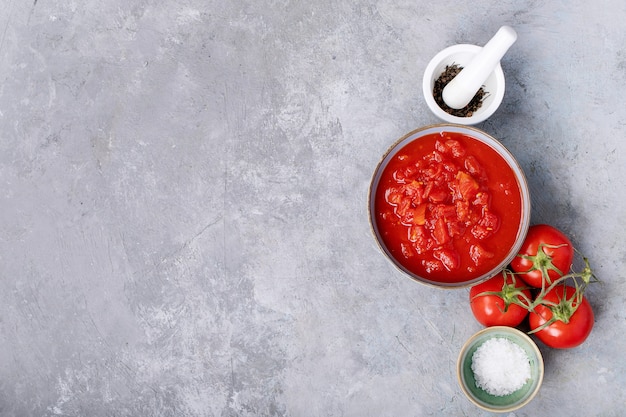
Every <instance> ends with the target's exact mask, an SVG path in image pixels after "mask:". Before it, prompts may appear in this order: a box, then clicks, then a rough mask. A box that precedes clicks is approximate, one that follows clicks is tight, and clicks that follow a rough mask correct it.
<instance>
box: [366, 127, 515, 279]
mask: <svg viewBox="0 0 626 417" xmlns="http://www.w3.org/2000/svg"><path fill="white" fill-rule="evenodd" d="M376 210H377V216H378V217H377V222H378V228H379V230H380V231H381V235H382V236H383V240H384V242H385V245H386V246H387V247H388V248H389V249H390V251H391V252H392V254H393V255H394V257H396V259H397V260H398V261H399V262H400V263H402V264H403V265H404V266H405V267H407V268H408V269H409V270H411V271H413V272H415V273H418V274H420V275H423V276H427V277H430V278H431V279H433V280H435V281H441V282H455V281H464V280H466V279H471V278H472V277H475V276H480V275H481V274H483V273H486V272H488V271H489V270H490V269H491V268H493V267H494V266H495V265H497V264H498V263H499V262H500V261H501V260H502V258H503V256H505V255H506V253H507V252H508V250H509V249H510V247H511V245H512V244H513V242H514V240H515V237H516V235H517V228H518V225H519V221H520V218H521V197H520V189H519V185H518V184H517V180H516V178H515V175H514V173H513V171H512V170H511V168H510V167H509V166H508V164H507V163H506V161H505V160H504V159H503V158H502V157H501V156H499V155H498V154H497V153H496V152H495V151H494V150H493V149H492V148H490V147H489V146H488V145H485V144H483V143H482V142H479V141H478V140H476V139H473V138H471V137H468V136H465V135H462V134H458V133H443V134H433V135H429V136H426V137H424V138H420V139H419V140H415V141H413V142H411V143H409V144H408V145H406V146H405V147H404V148H403V149H401V150H400V151H399V152H398V153H397V154H396V155H395V156H394V157H393V159H392V160H391V161H390V162H389V164H388V165H387V167H386V169H385V171H384V172H383V174H382V176H381V179H380V183H379V185H378V190H377V193H376Z"/></svg>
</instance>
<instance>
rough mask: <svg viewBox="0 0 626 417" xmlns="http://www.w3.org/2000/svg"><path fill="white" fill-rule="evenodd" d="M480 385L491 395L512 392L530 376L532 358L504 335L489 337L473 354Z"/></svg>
mask: <svg viewBox="0 0 626 417" xmlns="http://www.w3.org/2000/svg"><path fill="white" fill-rule="evenodd" d="M472 371H473V372H474V378H475V379H476V386H477V387H478V388H482V389H483V390H485V391H487V392H488V393H489V394H491V395H495V396H499V397H500V396H504V395H509V394H512V393H514V392H515V391H517V390H518V389H520V388H522V387H523V386H524V384H525V383H526V381H528V380H529V379H530V360H529V359H528V356H527V355H526V352H524V349H522V348H521V347H519V346H518V345H516V344H515V343H513V342H511V341H510V340H509V339H506V338H504V337H494V338H492V339H489V340H487V341H486V342H484V343H483V344H482V345H480V346H479V347H478V349H476V352H474V354H473V355H472Z"/></svg>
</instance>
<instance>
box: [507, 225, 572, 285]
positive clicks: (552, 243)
mask: <svg viewBox="0 0 626 417" xmlns="http://www.w3.org/2000/svg"><path fill="white" fill-rule="evenodd" d="M540 245H542V246H541V247H542V249H543V250H541V251H539V246H540ZM573 259H574V246H573V245H572V242H571V241H570V240H569V238H568V237H567V236H565V235H564V234H563V233H562V232H561V231H560V230H558V229H556V228H554V227H552V226H549V225H547V224H538V225H535V226H531V227H530V228H529V229H528V234H527V235H526V239H525V240H524V243H523V244H522V247H521V248H520V253H519V255H518V256H516V257H515V258H514V259H513V261H511V268H512V269H513V270H514V271H515V272H518V273H520V274H518V276H519V277H520V278H522V279H523V280H524V282H526V283H527V284H528V285H530V286H533V287H535V288H542V284H543V274H542V273H541V269H542V268H545V269H546V270H547V273H548V278H549V280H550V281H549V282H547V284H550V283H551V282H552V281H554V280H555V279H558V278H559V277H560V276H562V275H565V274H567V273H568V272H569V270H570V268H571V267H572V261H573Z"/></svg>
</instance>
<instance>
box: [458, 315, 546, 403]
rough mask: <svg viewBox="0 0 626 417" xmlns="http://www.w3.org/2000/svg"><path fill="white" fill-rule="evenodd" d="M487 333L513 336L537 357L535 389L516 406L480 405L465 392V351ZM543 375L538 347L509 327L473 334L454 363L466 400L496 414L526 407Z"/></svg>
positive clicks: (489, 329) (535, 393)
mask: <svg viewBox="0 0 626 417" xmlns="http://www.w3.org/2000/svg"><path fill="white" fill-rule="evenodd" d="M488 333H493V334H494V337H497V335H498V334H505V333H509V334H513V335H515V336H517V337H519V338H520V339H522V340H523V341H524V342H525V343H526V344H527V345H528V346H529V347H530V348H531V350H532V351H533V352H534V353H535V355H536V357H537V375H538V379H537V384H536V386H535V388H534V389H533V390H532V391H531V392H530V393H529V394H528V396H527V397H526V398H525V399H524V400H523V401H520V402H519V403H518V404H515V405H512V406H510V407H505V408H497V407H489V406H487V405H485V404H482V403H480V402H478V401H476V399H475V398H474V397H473V396H472V395H471V393H469V392H468V391H467V390H466V388H465V384H464V383H463V376H462V375H463V359H464V353H465V352H467V350H468V349H469V348H470V346H472V344H473V343H474V342H475V341H476V340H478V339H479V338H480V337H481V336H483V335H485V334H488ZM514 343H515V342H514ZM544 373H545V365H544V361H543V355H542V354H541V350H539V347H538V346H537V344H536V343H535V342H534V341H533V340H532V339H531V338H530V336H528V335H527V334H526V333H524V332H522V331H521V330H519V329H516V328H515V327H509V326H491V327H486V328H484V329H482V330H479V331H478V332H476V333H474V334H473V335H472V336H471V337H470V338H469V339H467V341H466V342H465V343H464V344H463V346H462V347H461V350H460V351H459V355H458V357H457V362H456V377H457V382H458V383H459V386H460V387H461V391H463V394H465V396H466V397H467V399H469V400H470V402H472V403H473V404H474V405H476V406H477V407H480V408H482V409H483V410H486V411H490V412H497V413H509V412H511V411H515V410H518V409H520V408H522V407H524V406H525V405H527V404H528V403H529V402H531V401H532V400H533V399H534V398H535V396H536V395H537V393H538V392H539V389H540V388H541V385H542V383H543V376H544Z"/></svg>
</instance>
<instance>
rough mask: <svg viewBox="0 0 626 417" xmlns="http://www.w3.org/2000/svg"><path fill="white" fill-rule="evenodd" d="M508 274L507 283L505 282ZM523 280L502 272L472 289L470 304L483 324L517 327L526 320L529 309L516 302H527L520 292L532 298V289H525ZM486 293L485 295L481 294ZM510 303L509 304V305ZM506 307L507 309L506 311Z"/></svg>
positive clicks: (528, 298) (477, 318)
mask: <svg viewBox="0 0 626 417" xmlns="http://www.w3.org/2000/svg"><path fill="white" fill-rule="evenodd" d="M505 274H506V283H505ZM524 288H525V284H524V282H523V281H521V280H517V281H515V279H514V277H513V276H512V275H511V274H510V273H504V272H500V273H499V274H498V275H496V276H494V277H493V278H490V279H488V280H487V281H485V282H483V283H480V284H477V285H474V286H473V287H472V288H471V289H470V306H471V308H472V313H474V317H475V318H476V320H478V322H479V323H480V324H482V325H483V326H487V327H489V326H509V327H515V326H517V325H518V324H520V323H521V322H522V320H524V318H525V317H526V315H527V314H528V310H527V309H526V308H524V307H522V306H520V305H517V304H514V302H522V303H523V304H525V305H526V304H527V302H525V301H524V299H523V298H520V293H522V294H524V295H525V296H526V297H527V298H526V299H527V300H530V290H529V289H524ZM482 293H485V294H484V295H480V294H482ZM505 300H506V301H505ZM507 304H508V306H507ZM505 309H506V311H504V310H505Z"/></svg>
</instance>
